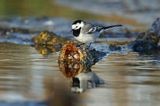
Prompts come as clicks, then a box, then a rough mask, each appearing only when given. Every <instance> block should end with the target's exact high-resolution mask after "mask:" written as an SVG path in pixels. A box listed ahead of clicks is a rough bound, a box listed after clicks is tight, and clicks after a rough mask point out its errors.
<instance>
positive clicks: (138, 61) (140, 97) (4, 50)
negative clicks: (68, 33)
mask: <svg viewBox="0 0 160 106" xmlns="http://www.w3.org/2000/svg"><path fill="white" fill-rule="evenodd" d="M57 58H58V54H57V53H52V54H50V55H49V56H42V55H41V54H39V53H38V52H37V51H36V50H35V49H34V48H33V47H30V46H22V45H15V44H9V43H7V44H4V43H1V44H0V101H12V102H13V101H14V102H15V101H45V100H46V99H47V98H48V96H49V95H48V93H46V92H48V91H49V89H50V88H48V87H46V83H51V84H52V83H53V82H58V81H60V82H61V81H62V82H63V84H64V86H63V87H64V88H65V89H68V88H69V89H70V91H71V85H72V84H71V83H72V82H71V79H69V78H66V77H65V76H64V75H63V74H62V73H61V72H60V71H59V67H58V63H57ZM159 59H160V57H159V56H139V55H138V54H137V53H133V52H130V53H128V54H126V55H124V54H111V55H109V56H108V57H106V58H104V59H102V60H101V61H100V62H98V63H97V64H96V65H94V66H93V67H92V72H90V73H81V76H80V77H81V78H82V79H83V78H84V79H83V80H84V81H86V79H87V78H88V77H91V76H92V74H94V75H96V76H97V77H98V78H100V79H101V80H103V81H104V84H99V85H98V87H93V88H92V87H89V89H87V88H86V89H85V88H84V89H85V91H84V92H83V93H81V94H78V96H80V97H79V99H80V101H81V102H80V104H81V105H82V104H83V105H86V106H111V105H120V106H136V105H141V106H151V105H154V106H158V105H159V101H160V90H159V87H160V61H159ZM83 76H85V77H87V78H85V77H83ZM94 78H95V77H91V78H90V79H94ZM82 83H83V82H82ZM54 86H56V85H54ZM82 88H83V87H82ZM53 102H54V101H53ZM38 106H39V105H38Z"/></svg>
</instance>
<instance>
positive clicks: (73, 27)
mask: <svg viewBox="0 0 160 106" xmlns="http://www.w3.org/2000/svg"><path fill="white" fill-rule="evenodd" d="M82 27H84V22H83V21H81V22H77V23H75V24H72V30H78V29H80V28H82Z"/></svg>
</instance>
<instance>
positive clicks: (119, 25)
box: [101, 24, 123, 30]
mask: <svg viewBox="0 0 160 106" xmlns="http://www.w3.org/2000/svg"><path fill="white" fill-rule="evenodd" d="M121 26H123V25H121V24H117V25H111V26H106V27H102V28H101V30H103V29H109V28H113V27H121Z"/></svg>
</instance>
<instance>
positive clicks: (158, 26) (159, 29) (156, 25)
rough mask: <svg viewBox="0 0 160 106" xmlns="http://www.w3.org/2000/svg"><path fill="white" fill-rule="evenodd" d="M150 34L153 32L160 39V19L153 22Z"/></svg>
mask: <svg viewBox="0 0 160 106" xmlns="http://www.w3.org/2000/svg"><path fill="white" fill-rule="evenodd" d="M149 32H153V33H155V34H157V35H158V37H160V17H159V18H157V19H156V20H155V21H154V22H153V24H152V26H151V28H150V29H149Z"/></svg>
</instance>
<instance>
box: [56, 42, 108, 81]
mask: <svg viewBox="0 0 160 106" xmlns="http://www.w3.org/2000/svg"><path fill="white" fill-rule="evenodd" d="M104 56H106V53H105V52H101V51H96V50H95V49H91V50H90V49H86V48H83V47H77V45H76V44H75V43H73V42H69V43H67V44H65V45H64V46H63V47H62V49H61V51H60V54H59V59H58V64H59V68H60V71H61V72H62V73H63V74H64V76H66V77H67V78H72V77H75V76H76V75H78V74H79V73H81V72H84V71H88V70H90V68H91V66H92V65H94V64H95V63H97V62H98V61H99V60H101V59H102V58H103V57H104Z"/></svg>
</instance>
